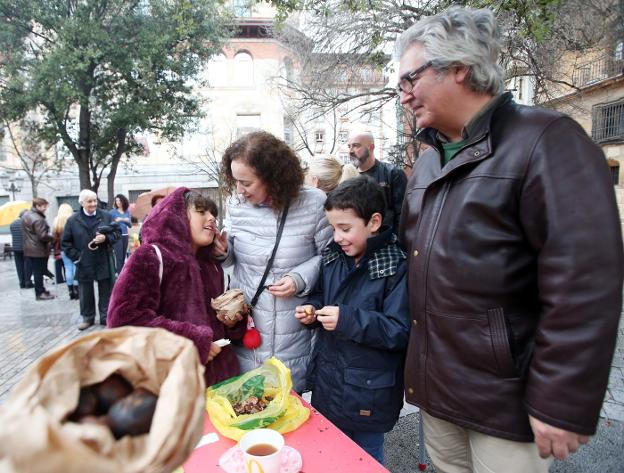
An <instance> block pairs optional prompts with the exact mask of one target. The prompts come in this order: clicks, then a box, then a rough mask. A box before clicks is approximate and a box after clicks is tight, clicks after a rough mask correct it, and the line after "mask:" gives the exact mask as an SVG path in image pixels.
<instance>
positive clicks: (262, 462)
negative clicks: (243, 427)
mask: <svg viewBox="0 0 624 473" xmlns="http://www.w3.org/2000/svg"><path fill="white" fill-rule="evenodd" d="M238 445H239V446H240V449H241V450H242V451H243V455H244V456H245V471H246V472H248V473H280V465H281V461H282V448H283V447H284V437H282V434H280V433H279V432H277V431H275V430H272V429H255V430H252V431H250V432H247V433H246V434H245V435H243V437H242V438H241V439H240V442H239V443H238Z"/></svg>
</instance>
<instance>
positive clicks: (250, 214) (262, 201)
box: [214, 131, 332, 392]
mask: <svg viewBox="0 0 624 473" xmlns="http://www.w3.org/2000/svg"><path fill="white" fill-rule="evenodd" d="M222 169H223V174H224V181H225V183H226V185H225V187H226V189H227V190H228V191H229V192H230V193H234V191H235V194H237V195H233V196H232V197H231V198H230V200H229V202H228V218H227V219H226V231H224V232H223V233H222V234H221V236H220V237H219V238H217V239H216V240H215V249H214V251H215V254H216V255H217V257H220V258H221V259H223V265H224V266H226V267H227V266H231V265H234V273H233V278H232V281H231V284H230V286H231V288H240V289H242V290H243V292H244V293H245V299H246V301H247V302H248V303H249V302H251V300H252V298H253V297H254V295H255V293H256V290H257V289H258V286H259V284H260V281H261V279H262V275H263V274H264V271H265V268H266V266H267V263H268V262H269V259H270V256H271V252H272V250H273V247H274V245H275V240H276V236H277V231H278V227H279V223H280V219H281V217H282V215H283V212H284V209H285V208H287V207H288V212H287V217H286V221H285V224H284V229H283V233H282V236H281V239H280V241H279V245H278V249H277V253H276V255H275V260H274V261H273V264H272V266H271V269H270V271H269V273H268V276H267V279H266V282H265V283H264V284H263V286H265V287H266V289H265V290H263V291H262V293H261V294H260V297H259V299H258V301H257V303H256V305H255V307H254V308H253V320H254V322H255V325H256V328H257V329H258V331H259V332H260V335H261V339H262V343H261V345H260V346H259V347H258V348H257V349H255V350H249V349H247V348H245V347H243V346H237V347H236V353H237V355H238V359H239V362H240V365H241V371H242V372H245V371H249V370H250V369H253V368H255V367H257V366H259V365H260V364H261V363H262V362H263V361H265V360H266V359H268V358H270V357H272V356H275V357H276V358H278V359H279V360H280V361H282V362H283V363H284V364H286V366H288V367H289V368H290V370H291V376H292V381H293V388H294V389H295V390H296V391H298V392H301V391H303V389H304V387H305V373H306V369H307V366H308V362H309V360H310V356H311V354H312V349H313V344H314V340H315V336H314V334H315V333H314V330H312V329H310V328H308V327H306V326H303V325H302V324H300V323H299V322H298V320H297V319H296V318H295V315H294V314H295V307H296V306H297V305H301V304H302V303H303V301H304V298H305V296H306V295H307V294H308V293H309V291H310V290H312V289H313V288H314V285H315V282H316V280H317V278H318V274H319V267H320V261H321V260H320V254H321V251H322V250H323V248H324V247H325V246H326V245H327V243H329V241H330V240H331V237H332V230H331V227H330V225H329V223H328V221H327V219H326V218H325V213H324V211H323V204H324V202H325V194H324V193H323V192H322V191H320V190H318V189H314V188H311V187H307V186H304V185H303V179H304V175H303V170H302V169H301V165H300V163H299V159H298V158H297V156H296V155H295V154H294V152H293V151H292V150H291V149H290V148H289V147H288V145H287V144H286V143H284V142H283V141H281V140H279V139H278V138H276V137H274V136H273V135H271V134H270V133H266V132H261V131H259V132H253V133H250V134H248V135H245V136H243V137H241V138H240V139H238V140H237V141H235V142H234V143H233V144H232V145H231V146H230V147H229V148H228V149H227V150H226V151H225V154H224V155H223V160H222ZM224 323H227V321H224Z"/></svg>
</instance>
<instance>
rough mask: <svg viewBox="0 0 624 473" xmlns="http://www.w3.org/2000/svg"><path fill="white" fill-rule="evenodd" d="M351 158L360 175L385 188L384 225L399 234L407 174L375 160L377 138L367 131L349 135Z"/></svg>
mask: <svg viewBox="0 0 624 473" xmlns="http://www.w3.org/2000/svg"><path fill="white" fill-rule="evenodd" d="M349 156H350V158H351V162H352V163H353V165H354V166H355V167H357V168H358V171H360V174H363V175H365V176H368V177H370V178H371V179H372V180H374V181H375V182H376V183H377V184H379V185H380V186H381V187H382V188H383V191H384V196H385V198H386V214H385V215H384V219H383V223H384V225H388V226H390V227H392V231H394V233H397V232H398V231H399V218H400V217H401V205H403V196H404V195H405V184H406V183H407V177H406V176H405V173H404V172H403V171H402V170H400V169H399V168H397V167H395V166H393V165H392V164H390V163H384V162H382V161H379V160H377V159H375V138H374V137H373V134H372V133H371V132H370V131H367V130H358V129H356V130H352V131H351V133H349Z"/></svg>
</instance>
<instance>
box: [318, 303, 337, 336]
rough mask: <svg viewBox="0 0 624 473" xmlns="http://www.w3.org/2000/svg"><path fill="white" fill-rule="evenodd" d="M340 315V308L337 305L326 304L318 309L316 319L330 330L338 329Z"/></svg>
mask: <svg viewBox="0 0 624 473" xmlns="http://www.w3.org/2000/svg"><path fill="white" fill-rule="evenodd" d="M339 316H340V313H339V308H338V306H335V305H326V306H325V307H323V308H322V309H319V310H317V311H316V320H317V321H319V322H320V323H322V324H323V328H324V329H325V330H327V331H328V332H332V331H334V330H336V326H337V325H338V317H339Z"/></svg>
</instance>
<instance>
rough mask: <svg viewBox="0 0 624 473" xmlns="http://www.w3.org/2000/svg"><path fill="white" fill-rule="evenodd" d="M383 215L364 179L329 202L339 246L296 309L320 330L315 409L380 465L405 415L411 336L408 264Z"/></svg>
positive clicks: (313, 373) (328, 253) (379, 197)
mask: <svg viewBox="0 0 624 473" xmlns="http://www.w3.org/2000/svg"><path fill="white" fill-rule="evenodd" d="M385 207H386V201H385V198H384V194H383V190H382V189H381V187H380V186H379V184H377V183H376V182H374V181H373V180H372V179H370V178H368V177H365V176H361V177H356V178H354V179H348V180H347V181H345V182H343V183H342V184H340V185H339V186H338V187H337V188H336V189H335V190H333V191H332V192H331V193H330V194H329V196H328V197H327V201H326V202H325V213H326V215H327V218H328V220H329V222H330V223H331V225H332V227H333V229H334V241H333V242H331V243H330V244H329V245H328V246H327V248H325V250H323V253H322V264H321V276H320V278H319V281H318V282H317V283H316V289H315V290H314V291H313V292H312V293H311V294H310V296H309V297H308V299H307V301H306V305H303V306H298V307H296V309H295V317H296V318H297V319H298V320H299V321H300V322H301V323H303V324H306V325H311V324H314V323H315V322H316V326H320V327H321V328H320V329H319V334H318V340H317V343H316V346H315V347H314V354H313V357H312V361H311V362H310V367H309V368H308V382H309V384H308V387H309V388H311V389H312V406H313V407H314V408H316V409H317V410H318V411H319V412H321V413H322V414H323V415H324V416H325V417H327V418H328V419H329V420H330V421H332V422H333V423H334V424H336V425H337V426H338V427H339V428H340V429H341V430H342V431H343V432H344V433H345V434H346V435H347V436H348V437H349V438H351V439H353V441H354V442H356V443H357V444H358V445H360V446H361V447H362V448H363V449H364V450H366V451H367V452H368V453H369V454H370V455H371V456H372V457H373V458H375V459H376V460H377V461H378V462H379V463H382V464H383V462H384V449H383V445H384V432H389V431H390V430H392V428H393V427H394V424H396V421H397V420H398V419H399V413H400V412H401V408H402V407H403V360H404V358H405V347H406V346H407V338H408V336H409V331H410V317H409V310H408V307H407V264H406V259H407V258H406V256H405V252H403V251H402V250H401V248H399V246H398V244H397V238H396V235H395V234H394V233H393V232H392V228H390V227H389V226H387V225H382V221H383V215H384V212H385Z"/></svg>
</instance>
